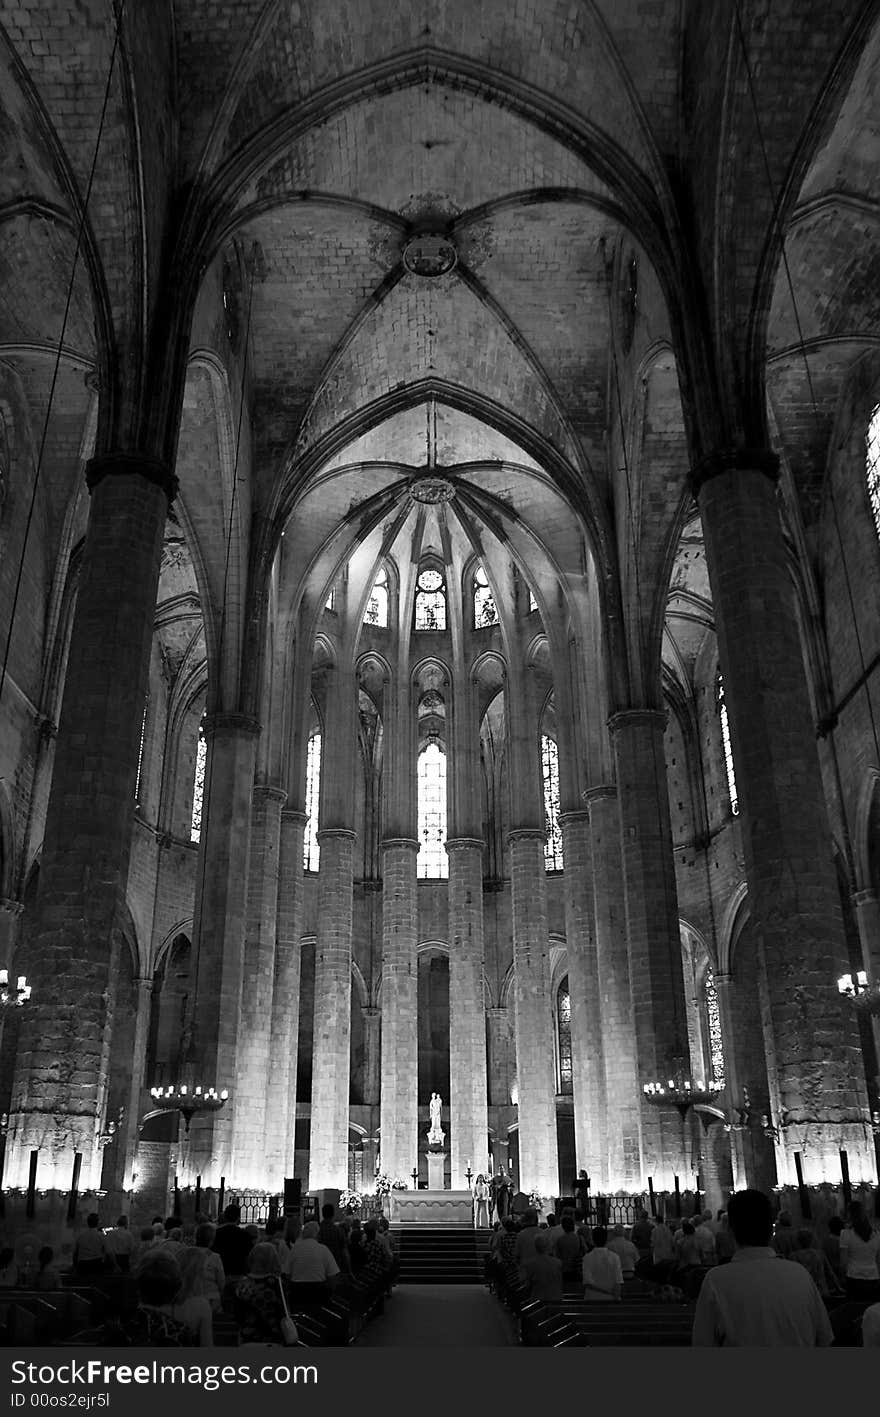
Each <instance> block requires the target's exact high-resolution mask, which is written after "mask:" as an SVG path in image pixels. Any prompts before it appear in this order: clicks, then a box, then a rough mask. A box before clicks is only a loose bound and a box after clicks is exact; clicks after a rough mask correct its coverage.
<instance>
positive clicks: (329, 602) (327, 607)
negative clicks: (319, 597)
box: [324, 590, 336, 610]
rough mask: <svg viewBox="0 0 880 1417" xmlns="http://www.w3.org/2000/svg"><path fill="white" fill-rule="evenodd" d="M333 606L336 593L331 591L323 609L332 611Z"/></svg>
mask: <svg viewBox="0 0 880 1417" xmlns="http://www.w3.org/2000/svg"><path fill="white" fill-rule="evenodd" d="M335 604H336V591H335V590H331V592H330V594H329V595H328V596H327V599H326V600H325V601H324V609H325V610H332V609H333V608H334V606H335Z"/></svg>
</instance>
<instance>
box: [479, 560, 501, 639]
mask: <svg viewBox="0 0 880 1417" xmlns="http://www.w3.org/2000/svg"><path fill="white" fill-rule="evenodd" d="M497 624H498V609H497V607H496V605H495V597H494V595H493V594H492V591H491V588H490V586H489V577H488V576H487V575H486V572H485V571H484V570H483V568H482V566H478V567H477V569H476V570H475V571H474V628H475V629H477V630H482V629H483V628H484V627H485V626H487V625H497Z"/></svg>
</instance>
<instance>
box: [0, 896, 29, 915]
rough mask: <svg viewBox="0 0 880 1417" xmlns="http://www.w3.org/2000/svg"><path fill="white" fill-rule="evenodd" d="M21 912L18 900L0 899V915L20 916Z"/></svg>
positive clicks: (20, 904) (20, 903) (21, 906)
mask: <svg viewBox="0 0 880 1417" xmlns="http://www.w3.org/2000/svg"><path fill="white" fill-rule="evenodd" d="M23 910H24V904H23V903H22V901H20V900H11V899H0V915H20V914H21V912H22V911H23Z"/></svg>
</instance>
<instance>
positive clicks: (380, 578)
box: [364, 566, 388, 628]
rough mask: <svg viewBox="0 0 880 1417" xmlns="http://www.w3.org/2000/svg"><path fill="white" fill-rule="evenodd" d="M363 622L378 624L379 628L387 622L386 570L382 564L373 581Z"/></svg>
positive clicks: (383, 626)
mask: <svg viewBox="0 0 880 1417" xmlns="http://www.w3.org/2000/svg"><path fill="white" fill-rule="evenodd" d="M364 624H365V625H378V626H379V627H380V628H385V627H386V626H387V624H388V572H387V571H386V570H385V567H384V566H383V567H382V569H381V570H380V571H379V574H378V575H377V577H376V579H375V581H374V582H373V589H372V590H371V591H370V598H369V600H368V601H367V609H366V612H365V614H364Z"/></svg>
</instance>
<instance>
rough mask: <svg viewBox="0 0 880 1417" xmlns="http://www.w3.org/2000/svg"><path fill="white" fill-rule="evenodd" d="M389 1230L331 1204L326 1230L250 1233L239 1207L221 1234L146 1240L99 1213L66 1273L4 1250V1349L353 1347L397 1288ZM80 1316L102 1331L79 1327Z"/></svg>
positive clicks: (157, 1227)
mask: <svg viewBox="0 0 880 1417" xmlns="http://www.w3.org/2000/svg"><path fill="white" fill-rule="evenodd" d="M388 1232H389V1227H388V1223H387V1221H386V1220H385V1219H384V1217H377V1218H373V1219H369V1220H367V1221H366V1222H365V1223H363V1224H362V1223H361V1222H360V1220H358V1219H354V1220H352V1219H351V1218H350V1217H349V1216H344V1217H341V1218H340V1217H338V1216H337V1215H336V1213H335V1209H334V1207H333V1206H332V1205H329V1204H327V1205H325V1206H324V1207H323V1213H322V1219H321V1222H320V1224H319V1223H318V1222H317V1221H309V1222H307V1223H306V1224H304V1225H303V1224H301V1223H300V1221H299V1220H297V1219H287V1220H284V1221H282V1220H278V1219H273V1218H270V1219H269V1220H268V1221H267V1222H266V1224H265V1225H264V1226H258V1225H254V1224H251V1225H242V1223H241V1211H240V1208H239V1207H238V1206H237V1205H235V1204H231V1205H228V1206H227V1207H226V1209H225V1210H224V1212H223V1215H222V1217H221V1218H220V1222H219V1224H214V1223H212V1222H211V1221H210V1220H208V1219H206V1218H205V1217H203V1216H199V1217H198V1218H197V1223H195V1224H192V1225H188V1226H185V1225H184V1224H183V1223H182V1221H181V1219H180V1217H179V1216H169V1217H168V1218H167V1219H165V1220H163V1219H162V1217H160V1216H157V1217H156V1218H155V1219H154V1220H153V1221H152V1223H151V1224H150V1225H148V1226H144V1227H141V1228H139V1230H138V1232H137V1235H135V1233H133V1231H132V1229H130V1227H129V1224H128V1220H127V1218H126V1217H125V1216H122V1217H120V1218H119V1220H118V1221H117V1223H116V1225H115V1226H113V1227H111V1228H106V1229H105V1228H104V1227H103V1226H102V1225H101V1223H100V1219H99V1217H98V1215H97V1214H94V1213H93V1214H90V1215H89V1216H88V1217H87V1219H86V1223H85V1225H84V1226H83V1227H82V1228H81V1229H80V1230H79V1231H78V1233H77V1238H76V1241H75V1243H74V1246H73V1252H72V1256H71V1260H70V1262H69V1263H68V1265H67V1266H62V1265H60V1264H59V1263H58V1260H57V1258H56V1256H55V1253H54V1251H53V1249H52V1248H51V1247H48V1246H47V1247H45V1248H43V1249H41V1250H40V1251H39V1253H38V1255H37V1256H36V1257H32V1253H31V1247H28V1246H25V1247H24V1249H23V1251H22V1255H21V1258H20V1259H17V1258H16V1249H15V1247H14V1246H7V1247H6V1248H4V1249H3V1250H2V1252H0V1324H2V1325H3V1328H4V1333H3V1336H2V1340H0V1342H2V1344H3V1345H4V1346H12V1345H17V1344H19V1343H21V1342H22V1341H23V1339H26V1340H33V1341H37V1340H39V1341H48V1342H53V1343H54V1342H66V1343H77V1344H83V1345H95V1346H98V1347H101V1346H110V1347H117V1346H131V1345H135V1346H141V1345H147V1346H164V1347H169V1346H171V1347H175V1346H176V1347H209V1346H215V1345H218V1344H219V1345H222V1346H227V1345H237V1346H253V1345H259V1346H265V1345H273V1346H274V1345H287V1346H289V1345H290V1343H291V1342H294V1341H297V1342H299V1343H300V1344H305V1345H309V1346H310V1345H312V1344H317V1345H335V1344H344V1343H348V1342H350V1341H351V1339H352V1338H353V1337H354V1336H355V1335H356V1334H357V1333H358V1332H359V1331H360V1329H361V1328H362V1327H363V1324H364V1323H365V1322H367V1321H368V1320H369V1319H370V1318H372V1317H373V1316H374V1315H375V1314H377V1313H380V1312H381V1311H382V1307H383V1305H384V1301H385V1300H386V1299H387V1298H388V1297H389V1295H390V1294H391V1292H392V1288H393V1285H394V1283H395V1281H396V1278H397V1269H398V1264H397V1258H396V1254H395V1252H394V1249H393V1247H392V1244H391V1240H390V1237H389V1233H388ZM37 1296H39V1298H38V1297H37ZM50 1315H51V1316H52V1317H50ZM71 1315H73V1316H74V1318H75V1317H76V1316H79V1317H80V1318H82V1317H83V1316H84V1315H88V1316H89V1318H90V1319H91V1320H93V1321H92V1322H89V1323H88V1324H81V1325H79V1326H78V1327H77V1326H76V1325H75V1323H74V1320H73V1319H71V1317H70V1316H71ZM65 1318H66V1322H65V1321H64V1320H65ZM290 1319H292V1320H293V1326H294V1327H295V1329H296V1336H295V1338H294V1335H293V1333H292V1330H291V1328H290V1325H289V1324H287V1323H286V1322H285V1321H286V1320H290ZM31 1320H32V1321H33V1322H31ZM68 1330H70V1331H68Z"/></svg>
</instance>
